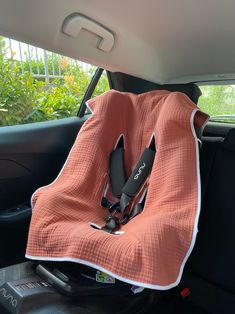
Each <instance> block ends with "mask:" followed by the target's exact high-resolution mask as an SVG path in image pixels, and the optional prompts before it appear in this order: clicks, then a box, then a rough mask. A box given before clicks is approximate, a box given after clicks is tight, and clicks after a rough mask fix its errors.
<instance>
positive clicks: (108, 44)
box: [62, 14, 114, 52]
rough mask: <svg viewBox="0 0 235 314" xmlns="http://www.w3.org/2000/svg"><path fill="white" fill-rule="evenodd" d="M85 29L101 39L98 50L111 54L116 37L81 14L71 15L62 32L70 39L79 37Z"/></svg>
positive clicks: (66, 20) (65, 21)
mask: <svg viewBox="0 0 235 314" xmlns="http://www.w3.org/2000/svg"><path fill="white" fill-rule="evenodd" d="M82 29H84V30H86V31H88V32H90V33H93V34H95V35H96V36H97V37H99V38H100V40H99V42H98V44H97V48H98V49H100V50H102V51H104V52H109V51H110V50H111V49H112V48H113V45H114V35H113V34H112V32H110V31H109V30H108V29H106V28H105V27H104V26H102V25H100V24H98V23H97V22H95V21H93V20H91V19H89V18H88V17H86V16H83V15H81V14H72V15H69V16H68V17H67V18H66V19H65V20H64V23H63V26H62V31H63V33H64V34H66V35H68V36H70V37H74V38H75V37H77V36H78V35H79V33H80V31H81V30H82Z"/></svg>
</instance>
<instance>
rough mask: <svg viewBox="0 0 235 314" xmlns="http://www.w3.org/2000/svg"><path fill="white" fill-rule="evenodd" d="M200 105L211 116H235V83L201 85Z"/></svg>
mask: <svg viewBox="0 0 235 314" xmlns="http://www.w3.org/2000/svg"><path fill="white" fill-rule="evenodd" d="M200 89H201V91H202V96H201V97H200V98H199V101H198V103H199V107H200V108H201V109H202V110H203V111H205V112H206V113H208V114H209V115H210V116H219V115H234V116H235V85H210V86H205V85H204V86H203V85H202V86H200Z"/></svg>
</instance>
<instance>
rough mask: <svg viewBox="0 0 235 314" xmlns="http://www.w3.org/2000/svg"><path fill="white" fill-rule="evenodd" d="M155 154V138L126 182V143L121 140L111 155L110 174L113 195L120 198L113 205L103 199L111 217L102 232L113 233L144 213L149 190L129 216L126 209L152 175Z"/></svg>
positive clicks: (102, 202) (103, 203) (103, 204)
mask: <svg viewBox="0 0 235 314" xmlns="http://www.w3.org/2000/svg"><path fill="white" fill-rule="evenodd" d="M155 154H156V148H155V142H154V138H153V139H152V141H151V143H150V146H149V147H148V148H145V150H144V152H143V153H142V155H141V157H140V159H139V161H138V162H137V164H136V166H135V168H134V170H133V171H132V173H131V175H130V177H129V178H128V180H127V181H126V180H125V171H124V142H123V137H121V138H120V140H119V142H118V144H117V147H116V149H115V150H114V151H113V152H112V153H111V155H110V173H109V175H110V181H111V189H112V193H113V195H114V196H116V197H117V198H119V201H118V202H117V203H114V204H113V203H112V202H110V201H109V200H108V199H107V198H106V197H103V198H102V201H101V204H102V206H103V207H106V208H108V209H109V212H110V215H109V216H108V217H107V219H106V224H105V226H104V227H102V228H101V230H103V231H107V232H109V233H112V232H113V230H114V229H116V228H117V227H118V226H119V225H120V224H126V223H127V222H128V221H129V220H131V219H133V218H134V217H135V216H137V215H138V214H140V213H141V212H142V211H143V205H144V201H145V197H146V193H147V189H144V193H143V194H142V197H141V200H140V202H138V203H137V204H136V205H134V206H133V207H132V209H131V211H130V212H129V214H125V210H126V208H127V207H128V206H129V205H130V204H131V201H132V200H133V198H134V197H135V196H136V195H137V193H138V192H139V191H140V189H141V188H142V187H143V185H144V183H145V182H146V180H147V178H148V176H149V175H150V173H151V170H152V166H153V163H154V158H155Z"/></svg>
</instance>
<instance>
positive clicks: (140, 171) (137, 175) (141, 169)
mask: <svg viewBox="0 0 235 314" xmlns="http://www.w3.org/2000/svg"><path fill="white" fill-rule="evenodd" d="M145 167H146V164H145V162H143V163H142V165H141V166H140V167H139V169H138V172H137V174H136V175H135V176H134V180H138V179H139V176H140V175H141V173H142V171H143V170H144V168H145Z"/></svg>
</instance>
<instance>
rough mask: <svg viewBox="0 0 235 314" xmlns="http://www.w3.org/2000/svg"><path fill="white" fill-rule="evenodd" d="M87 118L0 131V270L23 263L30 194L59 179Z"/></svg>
mask: <svg viewBox="0 0 235 314" xmlns="http://www.w3.org/2000/svg"><path fill="white" fill-rule="evenodd" d="M86 118H87V116H86V117H83V118H79V117H73V118H66V119H61V120H55V121H47V122H40V123H33V124H28V125H18V126H10V127H2V128H0V267H1V266H3V265H8V264H11V263H15V262H18V261H20V260H22V258H23V256H24V250H25V245H26V239H27V231H28V226H29V222H30V217H31V208H30V198H31V195H32V194H33V192H34V191H35V190H36V189H37V188H38V187H40V186H43V185H47V184H49V183H51V182H52V181H53V180H54V179H55V178H56V176H57V175H58V173H59V171H60V169H61V167H62V166H63V164H64V162H65V160H66V158H67V156H68V153H69V151H70V149H71V147H72V145H73V143H74V141H75V139H76V136H77V134H78V132H79V130H80V128H81V126H82V124H83V123H84V122H85V120H86ZM11 248H12V249H11Z"/></svg>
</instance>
